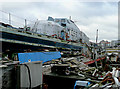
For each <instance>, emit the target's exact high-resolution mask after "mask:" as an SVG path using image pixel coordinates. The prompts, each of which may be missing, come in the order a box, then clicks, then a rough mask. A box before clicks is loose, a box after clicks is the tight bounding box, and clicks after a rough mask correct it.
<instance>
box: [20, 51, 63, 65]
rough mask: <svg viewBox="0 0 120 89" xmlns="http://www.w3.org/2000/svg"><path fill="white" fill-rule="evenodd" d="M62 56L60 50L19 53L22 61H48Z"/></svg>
mask: <svg viewBox="0 0 120 89" xmlns="http://www.w3.org/2000/svg"><path fill="white" fill-rule="evenodd" d="M58 58H61V54H60V52H59V51H58V52H32V53H18V59H19V61H20V63H25V62H33V61H42V62H47V61H50V60H52V59H58Z"/></svg>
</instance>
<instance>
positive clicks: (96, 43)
mask: <svg viewBox="0 0 120 89" xmlns="http://www.w3.org/2000/svg"><path fill="white" fill-rule="evenodd" d="M97 40H98V29H97V33H96V44H97Z"/></svg>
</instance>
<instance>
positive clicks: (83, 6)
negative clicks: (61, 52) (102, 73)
mask: <svg viewBox="0 0 120 89" xmlns="http://www.w3.org/2000/svg"><path fill="white" fill-rule="evenodd" d="M0 10H2V11H4V12H8V13H11V14H12V15H15V16H18V17H21V18H20V19H19V20H17V17H16V18H14V16H12V17H11V19H14V22H16V23H20V24H24V21H23V20H22V18H25V19H27V20H30V21H36V20H37V19H39V20H47V18H48V16H52V17H53V18H57V17H60V18H61V17H64V18H69V16H71V17H72V20H73V21H75V23H76V24H77V26H78V27H79V28H80V30H81V31H83V32H84V33H85V34H86V35H87V36H88V37H89V38H90V40H91V41H95V36H96V30H97V29H98V30H99V36H98V37H99V38H98V40H99V41H100V40H103V39H104V40H109V41H110V40H115V39H118V2H107V1H105V2H93V1H92V2H80V1H74V0H69V1H61V2H60V1H59V2H56V1H54V2H2V3H1V8H0ZM0 13H1V12H0ZM5 15H6V14H2V17H4V18H5V17H6V19H8V15H7V16H5ZM0 19H1V18H0ZM20 20H21V21H20ZM22 21H23V22H22ZM12 23H13V22H12Z"/></svg>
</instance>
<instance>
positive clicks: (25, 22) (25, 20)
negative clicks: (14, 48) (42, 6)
mask: <svg viewBox="0 0 120 89" xmlns="http://www.w3.org/2000/svg"><path fill="white" fill-rule="evenodd" d="M26 28H27V20H26V19H25V30H26Z"/></svg>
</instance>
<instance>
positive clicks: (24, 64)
mask: <svg viewBox="0 0 120 89" xmlns="http://www.w3.org/2000/svg"><path fill="white" fill-rule="evenodd" d="M24 65H25V67H26V68H27V69H28V75H29V83H30V85H29V88H28V89H32V88H31V74H30V69H29V67H28V65H27V64H24Z"/></svg>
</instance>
